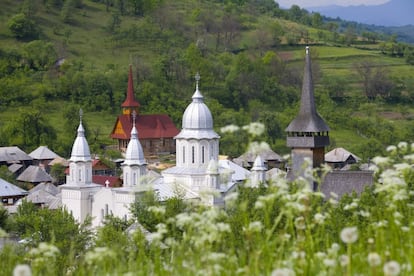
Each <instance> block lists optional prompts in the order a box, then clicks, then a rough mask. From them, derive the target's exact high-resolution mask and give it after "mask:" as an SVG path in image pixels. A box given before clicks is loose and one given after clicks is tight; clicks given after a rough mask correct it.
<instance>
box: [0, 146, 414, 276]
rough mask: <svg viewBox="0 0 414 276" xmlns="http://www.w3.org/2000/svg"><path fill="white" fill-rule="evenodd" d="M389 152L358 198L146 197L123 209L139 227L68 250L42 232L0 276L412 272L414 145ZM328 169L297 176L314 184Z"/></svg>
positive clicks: (11, 254)
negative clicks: (203, 202)
mask: <svg viewBox="0 0 414 276" xmlns="http://www.w3.org/2000/svg"><path fill="white" fill-rule="evenodd" d="M387 151H388V154H387V156H385V157H377V158H375V159H374V160H373V164H371V169H372V170H374V171H375V183H374V184H373V185H372V186H369V187H367V188H366V190H365V191H364V192H362V193H361V194H360V195H356V194H351V195H346V196H343V197H342V198H339V197H338V196H337V195H335V194H333V193H332V194H330V195H329V196H324V195H323V194H322V193H320V192H314V191H312V190H310V189H309V179H307V178H306V179H305V178H299V179H297V180H296V181H294V182H288V181H287V180H286V179H285V178H284V177H280V178H279V179H275V180H274V181H269V182H267V183H262V185H260V186H259V187H251V186H249V185H248V183H246V184H245V185H244V186H241V187H239V189H238V190H237V191H235V192H234V193H231V194H229V195H228V196H227V197H226V198H225V207H220V208H218V207H206V206H199V205H197V204H194V203H190V202H184V201H183V200H182V199H181V198H180V196H179V195H177V198H173V199H171V200H168V201H167V202H160V201H159V200H158V198H157V195H156V194H155V193H148V194H146V195H145V196H144V197H142V198H140V200H137V202H136V203H135V204H134V205H133V206H132V207H131V208H132V211H133V213H134V218H135V220H139V221H140V227H141V228H139V227H138V228H137V229H135V231H127V230H126V229H127V228H128V226H130V225H131V224H132V223H133V222H134V221H130V222H125V221H122V220H119V219H116V218H111V217H108V218H107V222H106V224H105V226H104V227H102V228H99V229H97V230H96V231H94V232H93V231H91V232H87V231H83V236H82V237H83V238H82V239H80V238H78V239H76V240H77V242H76V244H74V243H72V244H70V245H68V244H67V243H62V242H61V241H60V240H62V239H63V240H64V239H69V238H70V237H68V236H66V237H62V235H63V234H62V233H60V234H59V233H58V232H55V231H54V230H53V228H47V231H49V232H50V233H48V235H47V236H48V237H49V238H48V239H47V240H45V239H42V237H43V236H45V235H44V234H42V233H40V234H39V235H38V236H39V237H38V238H37V239H35V240H34V241H32V242H31V243H27V244H18V245H14V244H11V245H6V246H5V247H4V248H3V249H1V251H0V262H1V266H0V267H1V271H0V274H2V275H13V273H14V275H273V276H276V275H277V276H279V275H280V276H282V275H283V276H285V275H388V276H391V275H413V274H414V271H413V267H412V266H413V265H414V253H413V252H414V248H413V245H414V200H413V199H414V187H413V185H414V170H413V162H414V144H411V145H410V144H408V143H404V142H402V143H399V144H398V145H396V146H390V147H389V148H388V149H387ZM327 170H328V168H322V169H321V171H318V172H316V171H313V172H308V173H307V174H305V175H307V176H314V179H313V180H314V181H318V179H319V177H323V175H324V173H326V171H327ZM317 176H318V177H317ZM19 212H22V210H19ZM61 212H64V211H61ZM33 216H36V215H33ZM9 220H10V221H11V222H9V226H7V225H6V226H7V227H9V228H7V227H6V230H7V229H10V230H9V231H11V230H12V229H13V227H12V225H13V218H9ZM14 220H15V219H14ZM33 220H34V219H33ZM51 220H52V219H51ZM45 223H46V222H45ZM58 227H59V226H56V228H58ZM78 227H79V228H81V227H84V225H78ZM144 228H145V229H147V230H148V232H145V231H142V229H144ZM82 229H84V228H82ZM45 231H46V230H45ZM6 232H8V231H6ZM6 232H5V231H1V233H2V235H3V236H4V235H7V234H8V233H6ZM72 235H73V236H75V235H77V234H72ZM32 236H33V235H32ZM80 241H82V243H81V245H82V246H80Z"/></svg>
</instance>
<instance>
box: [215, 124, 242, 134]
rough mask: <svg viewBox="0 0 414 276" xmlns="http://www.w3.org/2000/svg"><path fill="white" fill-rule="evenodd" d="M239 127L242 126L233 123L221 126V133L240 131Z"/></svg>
mask: <svg viewBox="0 0 414 276" xmlns="http://www.w3.org/2000/svg"><path fill="white" fill-rule="evenodd" d="M239 129H240V127H238V126H236V125H233V124H231V125H227V126H224V127H222V128H220V132H221V133H233V132H236V131H238V130H239Z"/></svg>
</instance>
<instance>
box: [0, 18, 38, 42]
mask: <svg viewBox="0 0 414 276" xmlns="http://www.w3.org/2000/svg"><path fill="white" fill-rule="evenodd" d="M7 26H8V28H9V30H10V31H11V32H12V33H13V35H14V36H15V37H16V38H19V39H23V38H37V37H38V35H39V30H38V29H37V27H36V24H35V22H34V21H33V20H31V19H30V18H29V17H28V16H27V15H25V14H24V13H19V14H16V15H15V16H13V17H12V18H11V19H10V20H9V21H8V22H7Z"/></svg>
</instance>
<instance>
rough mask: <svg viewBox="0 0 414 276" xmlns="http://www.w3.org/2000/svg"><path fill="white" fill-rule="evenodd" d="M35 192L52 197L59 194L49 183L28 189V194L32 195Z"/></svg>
mask: <svg viewBox="0 0 414 276" xmlns="http://www.w3.org/2000/svg"><path fill="white" fill-rule="evenodd" d="M37 191H44V192H47V193H49V194H51V195H54V196H56V195H57V194H58V193H60V190H59V188H58V187H56V186H55V185H54V184H52V183H50V182H43V183H39V184H38V185H36V186H35V187H33V188H32V189H30V191H29V193H30V194H32V193H34V192H37Z"/></svg>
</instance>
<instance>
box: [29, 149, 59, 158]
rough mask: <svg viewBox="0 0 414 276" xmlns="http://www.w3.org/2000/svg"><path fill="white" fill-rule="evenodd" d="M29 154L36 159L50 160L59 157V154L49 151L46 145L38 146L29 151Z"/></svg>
mask: <svg viewBox="0 0 414 276" xmlns="http://www.w3.org/2000/svg"><path fill="white" fill-rule="evenodd" d="M29 156H30V157H32V158H33V159H36V160H48V159H50V160H52V159H55V158H57V157H59V155H57V154H56V153H54V152H53V151H51V150H50V149H49V148H48V147H47V146H40V147H38V148H37V149H35V150H34V151H32V152H31V153H29Z"/></svg>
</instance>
